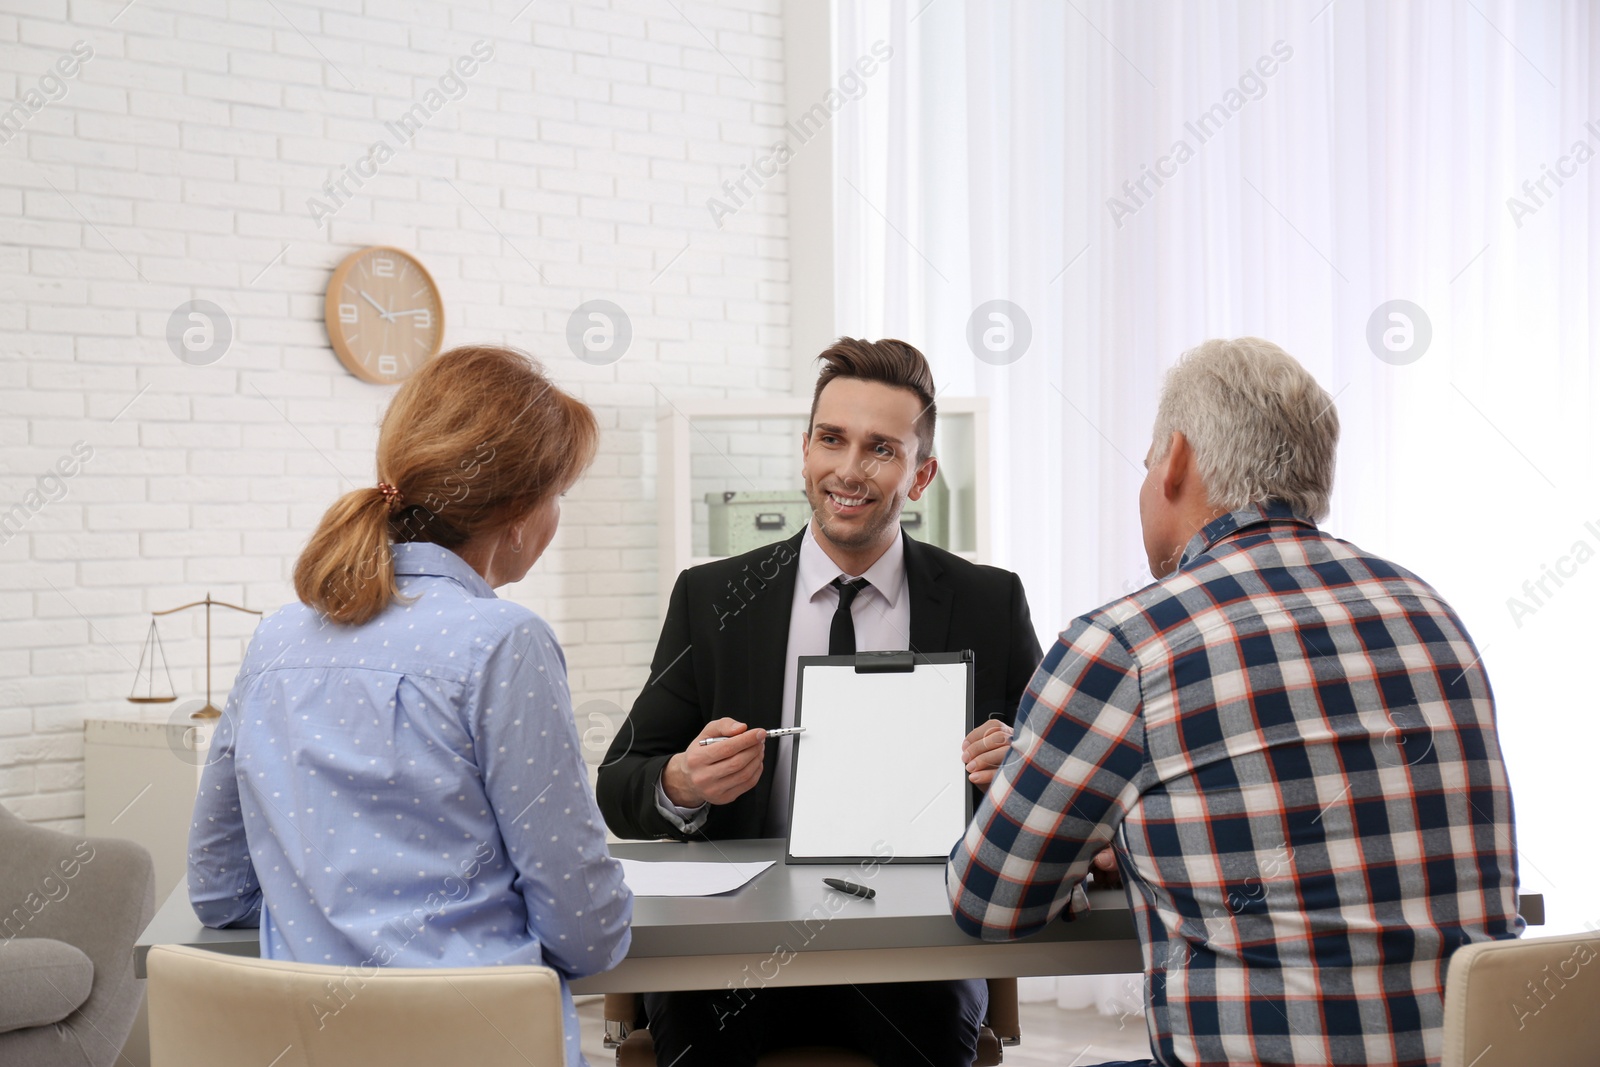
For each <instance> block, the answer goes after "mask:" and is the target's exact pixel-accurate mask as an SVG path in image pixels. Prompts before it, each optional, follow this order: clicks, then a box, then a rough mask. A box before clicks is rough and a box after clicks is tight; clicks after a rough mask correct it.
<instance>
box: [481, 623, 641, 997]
mask: <svg viewBox="0 0 1600 1067" xmlns="http://www.w3.org/2000/svg"><path fill="white" fill-rule="evenodd" d="M479 686H480V688H479V689H478V690H477V694H478V698H479V699H478V701H477V703H476V706H475V707H473V708H472V709H471V713H472V721H473V738H474V743H475V746H476V749H477V755H478V766H479V767H481V768H482V769H483V780H484V787H485V789H486V791H487V792H488V796H489V801H490V803H491V804H492V805H493V808H494V813H495V820H496V822H497V823H498V824H499V827H500V835H501V837H502V838H503V839H504V841H505V846H506V851H507V858H508V859H509V860H510V861H511V863H512V865H513V866H514V867H515V868H516V871H517V879H516V883H515V884H516V887H517V889H518V891H519V892H521V893H522V896H523V900H524V901H525V902H526V904H527V909H528V932H529V934H530V935H532V936H533V937H535V938H537V939H538V940H539V942H540V944H541V945H543V947H544V957H545V962H546V963H547V964H548V965H549V966H551V967H553V968H555V969H556V970H558V971H560V972H561V973H562V974H564V975H566V976H567V977H569V978H581V977H583V976H585V975H590V974H597V973H599V972H601V971H606V970H609V969H611V968H612V967H614V966H616V965H617V963H618V962H619V961H621V959H622V957H623V956H625V955H627V952H628V945H629V942H630V940H631V938H632V928H631V923H632V920H633V891H632V890H630V889H629V888H628V887H627V885H625V884H624V883H623V881H622V865H621V864H620V863H618V862H617V861H616V860H614V859H612V858H611V855H610V853H609V852H608V851H607V849H606V837H605V823H604V821H603V820H602V819H601V818H600V811H599V808H598V807H596V805H595V800H594V794H593V793H592V792H590V790H589V773H588V767H587V766H586V765H585V764H584V762H583V758H582V754H581V749H580V748H579V741H578V731H577V726H576V724H575V723H574V722H573V718H572V697H571V695H570V693H569V692H568V689H567V667H566V658H565V657H564V656H563V655H562V653H561V648H560V646H559V645H558V644H557V643H556V638H555V634H554V633H553V632H551V630H550V627H549V625H548V624H547V623H546V622H545V621H544V620H543V619H541V618H539V617H538V616H536V615H533V614H531V613H530V614H527V615H526V616H525V618H524V619H523V620H522V621H521V622H519V623H518V624H516V625H515V626H513V627H512V628H511V630H510V632H509V633H507V634H506V635H505V637H504V638H502V639H501V640H500V641H499V642H498V643H497V644H496V645H495V646H494V647H493V648H491V649H490V650H489V652H488V654H487V656H486V658H485V661H484V666H483V670H482V674H481V677H480V678H479Z"/></svg>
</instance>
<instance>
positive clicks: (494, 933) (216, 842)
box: [189, 544, 633, 1065]
mask: <svg viewBox="0 0 1600 1067" xmlns="http://www.w3.org/2000/svg"><path fill="white" fill-rule="evenodd" d="M395 574H396V579H397V582H398V584H399V586H400V590H401V593H402V594H403V596H404V597H405V598H406V600H405V601H398V602H395V603H391V604H390V605H389V606H388V607H387V608H386V609H385V610H384V611H383V612H382V613H381V614H379V615H378V616H377V617H376V618H375V619H373V620H372V621H371V622H368V623H365V624H363V625H360V626H353V627H349V626H339V625H336V624H332V623H327V622H325V621H324V620H323V618H322V617H321V616H319V615H318V613H316V612H315V611H313V610H311V609H309V608H307V607H305V606H304V605H302V604H294V605H291V606H289V607H285V608H283V609H282V610H280V611H278V612H276V613H274V614H272V615H270V616H268V617H267V618H266V619H264V620H263V621H262V623H261V625H260V626H259V627H258V628H257V629H256V632H255V635H254V637H253V638H252V639H251V641H250V646H249V649H248V650H247V652H246V653H245V658H244V663H243V665H242V666H241V667H240V670H239V676H238V679H237V680H236V681H235V683H234V686H233V691H232V693H231V694H230V695H229V697H228V703H227V707H226V709H225V711H224V715H223V717H222V718H221V719H220V720H218V725H217V731H216V735H215V737H214V739H213V742H212V747H211V760H212V762H211V763H210V765H209V766H207V767H206V768H205V771H204V774H203V776H202V779H201V784H200V793H199V796H198V797H197V799H196V802H195V814H194V823H193V826H192V828H191V830H190V835H189V897H190V900H191V901H192V902H193V904H194V909H195V913H196V914H197V915H199V917H200V919H201V921H202V922H204V923H205V924H206V925H207V926H231V925H244V926H248V925H253V924H255V923H257V922H259V924H260V927H261V955H262V956H263V957H265V958H268V959H283V960H297V961H301V962H305V963H321V964H332V965H336V966H341V967H355V968H361V969H365V970H367V971H368V972H369V973H370V968H372V967H373V966H396V967H463V966H473V965H478V964H482V965H494V964H529V963H533V964H544V965H546V966H549V967H552V968H554V969H555V970H556V971H557V972H559V973H560V974H561V975H562V976H563V979H564V980H563V983H562V998H563V1001H564V1004H565V1013H566V1021H567V1027H566V1040H567V1063H568V1064H572V1065H578V1064H583V1063H584V1062H585V1061H584V1059H583V1056H582V1055H581V1054H580V1053H579V1051H578V1022H577V1016H576V1014H575V1013H574V1011H573V1006H572V997H571V994H570V993H569V992H567V989H566V983H565V979H567V978H576V977H582V976H584V975H589V974H595V973H598V972H600V971H604V970H607V969H609V968H611V967H613V966H615V965H616V964H617V962H618V961H619V960H621V959H622V957H623V956H624V955H626V954H627V951H628V944H629V940H630V937H631V929H630V926H629V924H630V922H631V920H632V916H633V894H632V893H631V891H629V889H628V887H627V886H626V885H624V884H623V881H622V869H621V865H620V864H619V863H617V862H616V861H615V860H613V859H612V858H611V857H610V855H609V854H608V853H607V851H606V843H605V830H604V827H605V823H604V822H603V821H602V820H601V817H600V812H599V810H598V808H597V807H596V805H595V800H594V795H593V794H592V793H591V792H590V790H589V784H588V775H587V772H586V769H585V766H584V763H583V760H582V758H581V756H580V751H581V750H580V749H579V746H578V736H577V730H576V728H575V726H574V724H573V718H572V701H571V695H570V694H569V692H568V690H567V674H566V659H565V657H564V656H563V655H562V652H561V647H560V646H559V645H558V644H557V643H556V639H555V635H554V634H553V633H552V632H551V629H550V626H549V624H547V623H546V622H545V621H544V620H543V619H541V618H540V617H539V616H538V615H536V614H534V613H533V612H532V611H529V610H528V609H527V608H525V607H522V606H520V605H517V604H513V603H509V602H507V601H503V600H500V599H499V598H497V597H496V596H495V595H494V591H493V590H492V589H491V588H490V587H489V585H488V583H487V582H485V581H484V580H483V578H482V577H480V576H479V575H478V573H477V572H476V571H474V570H473V569H472V568H471V567H470V566H468V565H467V564H466V563H465V562H464V561H463V560H462V559H461V558H460V557H459V556H457V555H455V553H453V552H450V551H448V550H447V549H444V548H441V547H439V546H438V545H430V544H403V545H396V546H395ZM342 1004H343V1002H342V1001H341V1000H340V999H338V998H337V997H336V996H333V995H331V994H330V996H329V998H328V1002H327V1003H326V1004H323V1005H320V1006H319V1005H315V1004H312V1005H308V1006H307V1009H306V1010H307V1012H308V1017H307V1022H308V1023H312V1022H315V1023H317V1024H319V1025H333V1021H334V1017H336V1015H337V1012H338V1011H339V1009H340V1008H341V1006H342ZM313 1015H315V1016H316V1018H315V1019H313V1018H312V1017H311V1016H313Z"/></svg>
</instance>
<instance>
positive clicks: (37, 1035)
mask: <svg viewBox="0 0 1600 1067" xmlns="http://www.w3.org/2000/svg"><path fill="white" fill-rule="evenodd" d="M0 856H3V857H4V862H3V863H0V1065H10V1064H18V1065H21V1064H27V1065H28V1067H51V1065H56V1064H61V1065H66V1064H73V1065H88V1067H107V1065H109V1064H112V1063H114V1062H116V1060H117V1057H118V1056H119V1055H120V1054H121V1052H122V1045H123V1042H125V1041H126V1040H127V1039H128V1033H129V1031H130V1030H131V1029H132V1027H133V1021H134V1017H135V1016H136V1015H137V1014H138V1012H139V1001H140V996H141V994H142V992H143V990H142V989H141V987H140V983H139V982H138V981H137V980H136V979H135V978H134V976H133V943H134V941H135V940H136V939H137V938H138V936H139V932H140V931H141V930H143V929H144V928H145V927H146V926H147V925H149V922H150V918H151V916H152V915H154V914H155V892H156V889H155V871H154V869H153V867H152V866H151V862H150V853H148V852H146V851H145V850H144V849H143V848H142V847H140V846H139V845H136V844H134V843H133V842H132V841H123V840H120V839H118V838H114V837H88V838H86V837H74V836H72V835H70V834H62V833H57V832H56V831H54V830H46V829H43V828H42V827H37V826H32V825H30V824H28V823H26V822H23V821H22V820H21V819H19V818H17V817H16V816H15V815H13V814H11V812H9V811H7V810H6V808H5V806H4V805H3V804H0Z"/></svg>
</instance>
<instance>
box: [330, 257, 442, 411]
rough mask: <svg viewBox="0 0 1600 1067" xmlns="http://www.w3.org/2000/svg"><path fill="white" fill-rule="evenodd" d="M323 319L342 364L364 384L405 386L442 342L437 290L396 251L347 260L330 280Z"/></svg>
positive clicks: (425, 273)
mask: <svg viewBox="0 0 1600 1067" xmlns="http://www.w3.org/2000/svg"><path fill="white" fill-rule="evenodd" d="M324 316H325V321H326V322H327V326H328V340H330V341H331V342H333V351H334V353H335V354H336V355H338V357H339V362H341V363H343V364H344V365H345V367H346V369H348V370H349V371H350V373H351V374H354V375H355V376H356V377H357V378H360V379H361V380H363V381H368V382H377V383H379V384H385V383H392V382H400V381H404V380H405V379H406V378H408V377H410V376H411V374H412V373H414V372H415V371H416V370H417V369H418V368H419V367H421V366H422V365H423V364H424V363H426V362H428V360H430V359H432V358H433V357H434V356H436V355H438V354H439V346H440V344H441V342H442V341H443V340H444V302H443V301H442V300H440V299H439V287H438V285H437V284H435V283H434V280H433V276H432V275H430V274H429V273H428V271H427V268H426V267H424V266H423V265H422V264H421V263H419V262H418V261H417V260H416V258H415V257H413V256H411V255H410V254H408V253H406V252H402V251H400V250H399V249H398V248H387V247H384V246H382V245H374V246H373V247H371V248H363V249H361V250H360V251H359V252H353V253H351V254H350V255H349V256H346V257H345V260H344V262H343V263H340V264H339V266H338V267H337V268H335V269H334V272H333V277H332V278H330V279H329V280H328V298H327V302H326V307H325V311H324Z"/></svg>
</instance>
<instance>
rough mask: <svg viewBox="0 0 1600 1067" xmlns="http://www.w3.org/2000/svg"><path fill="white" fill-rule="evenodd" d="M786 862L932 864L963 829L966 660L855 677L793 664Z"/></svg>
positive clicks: (851, 672)
mask: <svg viewBox="0 0 1600 1067" xmlns="http://www.w3.org/2000/svg"><path fill="white" fill-rule="evenodd" d="M800 666H801V670H802V675H801V679H800V686H799V689H800V708H799V714H798V716H797V718H796V719H795V722H796V723H797V724H799V725H803V726H805V728H806V732H805V733H804V734H801V735H800V736H799V737H797V738H795V740H796V741H797V742H798V744H797V745H796V746H795V750H794V757H793V758H794V761H795V763H794V787H793V788H794V792H793V797H794V801H793V810H792V812H791V814H790V816H789V857H790V858H791V859H796V860H811V861H813V862H814V861H817V860H819V859H836V860H845V861H848V860H852V859H868V858H872V857H875V856H882V855H885V853H884V852H883V849H884V848H885V847H887V849H888V852H887V855H890V856H892V857H894V858H895V859H899V860H920V861H924V862H927V861H935V860H936V861H940V862H942V861H943V860H944V858H945V857H946V856H948V855H949V854H950V849H951V848H953V847H954V846H955V843H956V842H957V841H959V840H960V839H961V835H962V834H963V833H965V832H966V829H967V772H966V768H965V767H964V766H963V765H962V763H961V739H962V738H963V737H965V736H966V733H967V729H968V727H969V726H970V725H971V724H970V723H969V722H968V716H969V714H970V711H969V704H968V695H969V692H970V688H971V673H970V672H971V671H972V666H973V665H972V663H971V662H970V661H958V662H928V663H919V664H918V665H917V667H916V670H915V671H912V672H906V673H900V672H889V673H883V674H878V673H866V674H857V673H856V671H855V668H854V667H853V666H844V665H834V664H827V663H808V662H807V661H806V657H802V658H801V661H800Z"/></svg>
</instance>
